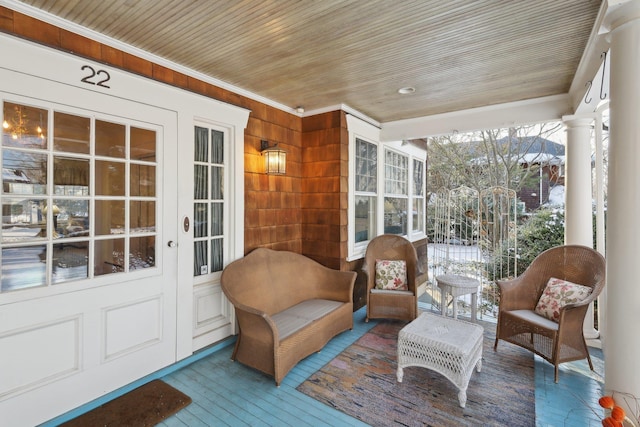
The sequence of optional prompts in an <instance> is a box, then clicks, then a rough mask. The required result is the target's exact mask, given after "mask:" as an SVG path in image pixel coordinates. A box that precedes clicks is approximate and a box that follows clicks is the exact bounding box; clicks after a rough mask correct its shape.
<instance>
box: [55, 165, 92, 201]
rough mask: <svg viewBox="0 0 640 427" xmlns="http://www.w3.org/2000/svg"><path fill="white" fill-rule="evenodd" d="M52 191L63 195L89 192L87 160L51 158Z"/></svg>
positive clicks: (86, 193)
mask: <svg viewBox="0 0 640 427" xmlns="http://www.w3.org/2000/svg"><path fill="white" fill-rule="evenodd" d="M53 186H54V189H53V192H54V194H65V195H88V194H89V160H86V159H73V158H67V157H58V156H56V157H54V158H53Z"/></svg>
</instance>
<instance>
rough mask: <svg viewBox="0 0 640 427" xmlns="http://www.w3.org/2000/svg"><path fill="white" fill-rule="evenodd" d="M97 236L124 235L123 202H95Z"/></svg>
mask: <svg viewBox="0 0 640 427" xmlns="http://www.w3.org/2000/svg"><path fill="white" fill-rule="evenodd" d="M95 203H96V208H95V209H96V219H95V223H96V230H95V233H96V235H97V236H106V235H109V234H122V233H124V215H125V212H124V200H96V202H95Z"/></svg>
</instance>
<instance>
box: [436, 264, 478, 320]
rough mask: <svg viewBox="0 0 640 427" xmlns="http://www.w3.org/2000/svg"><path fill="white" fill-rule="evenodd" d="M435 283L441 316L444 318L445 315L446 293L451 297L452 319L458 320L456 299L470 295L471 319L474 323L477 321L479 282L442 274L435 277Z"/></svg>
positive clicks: (468, 278)
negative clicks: (439, 292)
mask: <svg viewBox="0 0 640 427" xmlns="http://www.w3.org/2000/svg"><path fill="white" fill-rule="evenodd" d="M436 283H437V284H438V287H439V288H440V290H441V295H442V296H441V298H440V307H441V308H442V315H443V316H446V313H447V305H446V303H447V293H448V294H450V295H451V296H452V297H453V300H454V302H453V318H454V319H457V318H458V310H457V304H456V303H455V299H456V297H459V296H461V295H467V294H471V318H472V319H473V321H474V322H475V321H476V320H478V319H477V315H476V310H477V306H478V287H479V286H480V281H479V280H477V279H474V278H472V277H468V276H461V275H459V274H442V275H440V276H437V277H436Z"/></svg>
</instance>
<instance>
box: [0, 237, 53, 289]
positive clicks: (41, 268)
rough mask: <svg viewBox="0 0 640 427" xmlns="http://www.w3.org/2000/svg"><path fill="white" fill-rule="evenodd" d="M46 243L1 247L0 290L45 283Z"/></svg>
mask: <svg viewBox="0 0 640 427" xmlns="http://www.w3.org/2000/svg"><path fill="white" fill-rule="evenodd" d="M46 259H47V247H46V245H38V246H22V247H18V248H4V249H2V275H1V276H0V291H2V292H5V291H14V290H18V289H25V288H31V287H34V286H42V285H44V284H45V283H46V280H45V279H46V274H47V269H46V264H45V261H46Z"/></svg>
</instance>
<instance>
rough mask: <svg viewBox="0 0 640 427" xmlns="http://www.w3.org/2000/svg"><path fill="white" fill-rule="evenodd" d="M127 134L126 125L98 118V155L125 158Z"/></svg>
mask: <svg viewBox="0 0 640 427" xmlns="http://www.w3.org/2000/svg"><path fill="white" fill-rule="evenodd" d="M125 135H126V127H125V126H124V125H121V124H118V123H110V122H103V121H102V120H96V156H108V157H115V158H118V159H124V157H125V154H126V152H125V149H126V147H125Z"/></svg>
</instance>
